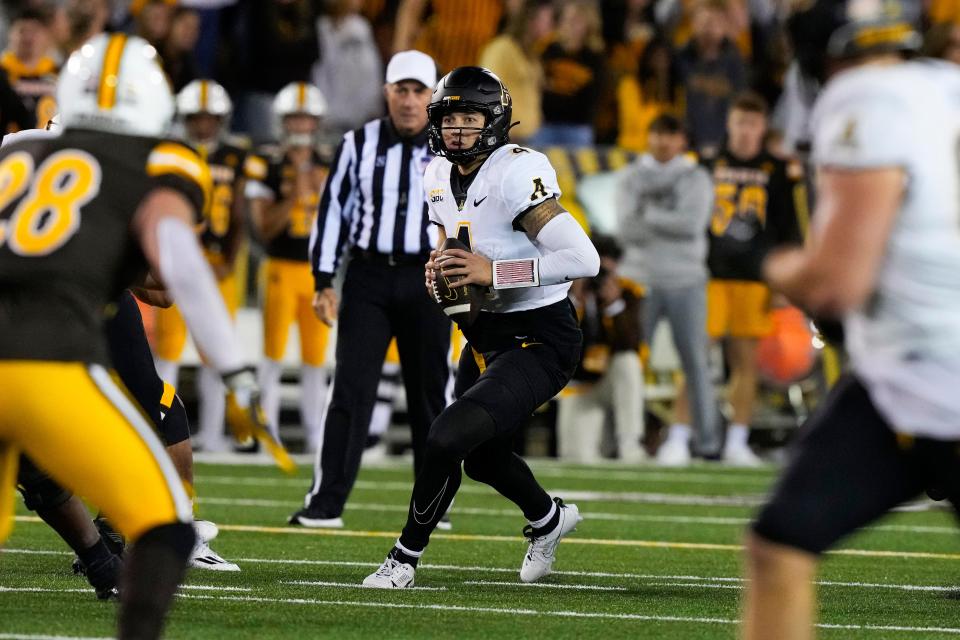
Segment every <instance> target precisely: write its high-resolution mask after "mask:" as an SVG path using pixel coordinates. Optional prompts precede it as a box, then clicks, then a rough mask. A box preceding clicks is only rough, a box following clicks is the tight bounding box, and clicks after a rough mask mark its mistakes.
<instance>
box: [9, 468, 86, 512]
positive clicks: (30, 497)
mask: <svg viewBox="0 0 960 640" xmlns="http://www.w3.org/2000/svg"><path fill="white" fill-rule="evenodd" d="M17 489H18V490H19V491H20V494H21V495H22V496H23V503H24V504H25V505H26V507H27V509H30V510H31V511H43V510H45V509H55V508H57V507H59V506H60V505H62V504H64V503H65V502H66V501H67V500H69V499H70V498H72V497H73V494H72V493H70V492H69V491H67V490H66V489H64V488H63V487H61V486H60V485H59V484H57V483H56V482H54V481H53V478H51V477H50V476H48V475H47V474H46V473H45V472H44V471H42V470H40V469H39V468H37V466H36V465H35V464H33V462H32V461H31V460H30V458H28V457H26V456H24V455H21V456H20V466H19V467H18V469H17Z"/></svg>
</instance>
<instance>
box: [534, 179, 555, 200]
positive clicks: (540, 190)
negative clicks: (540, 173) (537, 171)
mask: <svg viewBox="0 0 960 640" xmlns="http://www.w3.org/2000/svg"><path fill="white" fill-rule="evenodd" d="M549 195H550V194H549V193H547V188H546V187H544V186H543V178H534V179H533V195H531V196H530V200H531V201H533V200H536V199H537V198H546V197H547V196H549Z"/></svg>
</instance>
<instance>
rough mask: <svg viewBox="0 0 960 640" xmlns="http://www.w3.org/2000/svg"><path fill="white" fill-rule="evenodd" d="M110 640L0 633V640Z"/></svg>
mask: <svg viewBox="0 0 960 640" xmlns="http://www.w3.org/2000/svg"><path fill="white" fill-rule="evenodd" d="M8 639H9V640H111V637H103V636H46V635H37V634H35V633H0V640H8Z"/></svg>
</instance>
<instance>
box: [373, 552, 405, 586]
mask: <svg viewBox="0 0 960 640" xmlns="http://www.w3.org/2000/svg"><path fill="white" fill-rule="evenodd" d="M416 573H417V570H416V569H414V568H413V566H412V565H409V564H407V563H406V562H400V561H399V560H395V559H393V558H391V557H390V556H387V559H386V560H384V561H383V564H382V565H380V568H379V569H377V570H376V571H374V572H373V573H371V574H370V575H368V576H367V577H366V578H364V579H363V586H365V587H373V588H375V589H406V588H407V587H412V586H413V577H414V575H415V574H416Z"/></svg>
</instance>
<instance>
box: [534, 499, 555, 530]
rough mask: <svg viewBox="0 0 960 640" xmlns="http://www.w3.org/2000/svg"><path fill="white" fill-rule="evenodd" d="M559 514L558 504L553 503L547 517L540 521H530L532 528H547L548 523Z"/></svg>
mask: <svg viewBox="0 0 960 640" xmlns="http://www.w3.org/2000/svg"><path fill="white" fill-rule="evenodd" d="M556 512H557V503H556V502H551V504H550V511H548V512H547V515H545V516H543V517H542V518H540V519H539V520H528V522H529V523H530V526H531V527H533V528H534V529H539V528H540V527H545V526H547V523H549V522H550V519H551V518H553V515H554V514H555V513H556Z"/></svg>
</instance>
